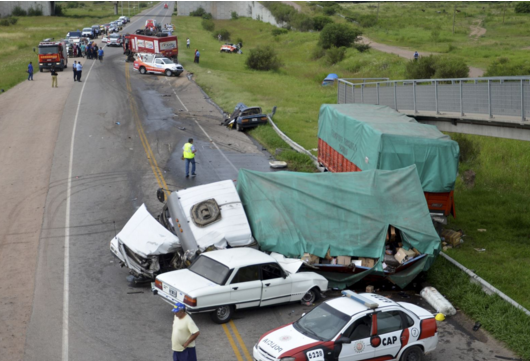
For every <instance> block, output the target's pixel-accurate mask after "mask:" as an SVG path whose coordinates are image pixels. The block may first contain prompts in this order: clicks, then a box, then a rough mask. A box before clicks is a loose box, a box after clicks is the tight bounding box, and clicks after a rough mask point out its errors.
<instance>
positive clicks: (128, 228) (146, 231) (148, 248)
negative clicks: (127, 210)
mask: <svg viewBox="0 0 530 361" xmlns="http://www.w3.org/2000/svg"><path fill="white" fill-rule="evenodd" d="M116 238H118V239H119V240H121V242H123V243H124V244H125V245H126V246H127V247H129V249H131V250H132V251H133V252H135V253H137V254H139V255H140V256H142V257H148V256H154V255H160V254H167V253H172V252H175V251H176V250H177V248H179V247H180V242H179V239H178V237H177V236H175V235H174V234H173V233H171V232H170V231H168V230H167V229H166V228H164V227H163V226H162V225H161V224H160V223H158V221H157V220H156V219H154V218H153V216H152V215H151V214H150V213H149V212H148V211H147V208H146V207H145V204H142V206H141V207H140V208H138V210H137V211H136V212H135V213H134V214H133V216H132V217H131V219H129V221H128V222H127V224H125V226H124V227H123V229H122V230H121V232H120V233H118V234H117V235H116Z"/></svg>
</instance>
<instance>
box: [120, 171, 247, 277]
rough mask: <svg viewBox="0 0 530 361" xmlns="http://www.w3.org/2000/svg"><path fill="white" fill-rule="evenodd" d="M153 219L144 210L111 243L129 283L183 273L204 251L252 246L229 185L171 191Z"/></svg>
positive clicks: (210, 185)
mask: <svg viewBox="0 0 530 361" xmlns="http://www.w3.org/2000/svg"><path fill="white" fill-rule="evenodd" d="M164 198H165V197H164ZM159 199H161V198H160V192H159ZM162 200H165V199H162ZM157 218H158V220H157V219H155V218H154V217H153V216H152V215H151V214H150V213H149V212H148V211H147V208H146V207H145V205H142V206H141V207H140V208H139V209H138V210H137V211H136V213H135V214H134V215H133V216H132V217H131V219H130V220H129V221H128V222H127V224H126V225H125V226H124V227H123V229H122V230H121V231H120V232H119V233H118V234H117V235H116V236H115V237H114V238H113V239H112V240H111V241H110V250H111V252H112V254H113V255H114V256H116V257H117V259H118V261H119V262H120V264H121V265H122V266H123V267H127V268H128V269H129V272H130V273H131V275H132V277H130V278H129V281H131V282H133V283H144V282H150V281H153V280H154V279H155V277H156V276H157V275H159V274H161V273H164V272H168V271H172V270H176V269H180V268H184V267H185V266H186V265H187V264H189V262H190V261H192V260H193V259H194V258H195V257H196V256H197V255H198V254H199V253H201V252H204V251H206V250H213V249H225V248H230V247H244V246H252V245H255V244H256V242H255V240H254V238H253V237H252V233H251V231H250V225H249V223H248V220H247V216H246V214H245V211H244V209H243V205H242V203H241V199H240V198H239V194H238V193H237V190H236V188H235V186H234V182H233V181H231V180H226V181H221V182H216V183H210V184H206V185H201V186H197V187H192V188H188V189H183V190H180V191H175V192H172V193H171V194H170V195H169V197H168V199H167V203H166V204H165V206H164V209H163V212H162V214H161V215H160V216H158V217H157Z"/></svg>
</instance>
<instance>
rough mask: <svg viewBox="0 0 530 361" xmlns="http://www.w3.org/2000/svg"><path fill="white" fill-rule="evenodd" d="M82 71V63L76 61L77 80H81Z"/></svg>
mask: <svg viewBox="0 0 530 361" xmlns="http://www.w3.org/2000/svg"><path fill="white" fill-rule="evenodd" d="M82 72H83V65H81V62H80V61H78V62H77V81H79V82H80V81H81V73H82Z"/></svg>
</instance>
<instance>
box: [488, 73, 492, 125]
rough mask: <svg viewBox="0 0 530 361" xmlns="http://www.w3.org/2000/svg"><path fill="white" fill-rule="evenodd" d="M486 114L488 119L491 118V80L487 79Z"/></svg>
mask: <svg viewBox="0 0 530 361" xmlns="http://www.w3.org/2000/svg"><path fill="white" fill-rule="evenodd" d="M488 114H489V117H490V119H491V118H493V114H492V113H491V80H489V79H488Z"/></svg>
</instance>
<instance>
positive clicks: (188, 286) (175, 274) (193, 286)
mask: <svg viewBox="0 0 530 361" xmlns="http://www.w3.org/2000/svg"><path fill="white" fill-rule="evenodd" d="M157 279H158V280H160V281H162V282H164V283H166V284H168V285H170V286H171V287H173V288H176V289H177V290H179V291H180V292H182V293H184V294H187V295H190V296H191V297H197V296H198V294H197V292H198V291H200V290H202V289H205V288H210V289H212V288H216V287H221V286H220V285H218V284H217V283H213V282H212V281H210V280H208V279H206V278H204V277H202V276H199V275H197V274H196V273H193V272H191V271H190V270H188V269H183V270H177V271H171V272H167V273H163V274H161V275H159V276H157ZM212 292H215V291H212Z"/></svg>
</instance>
